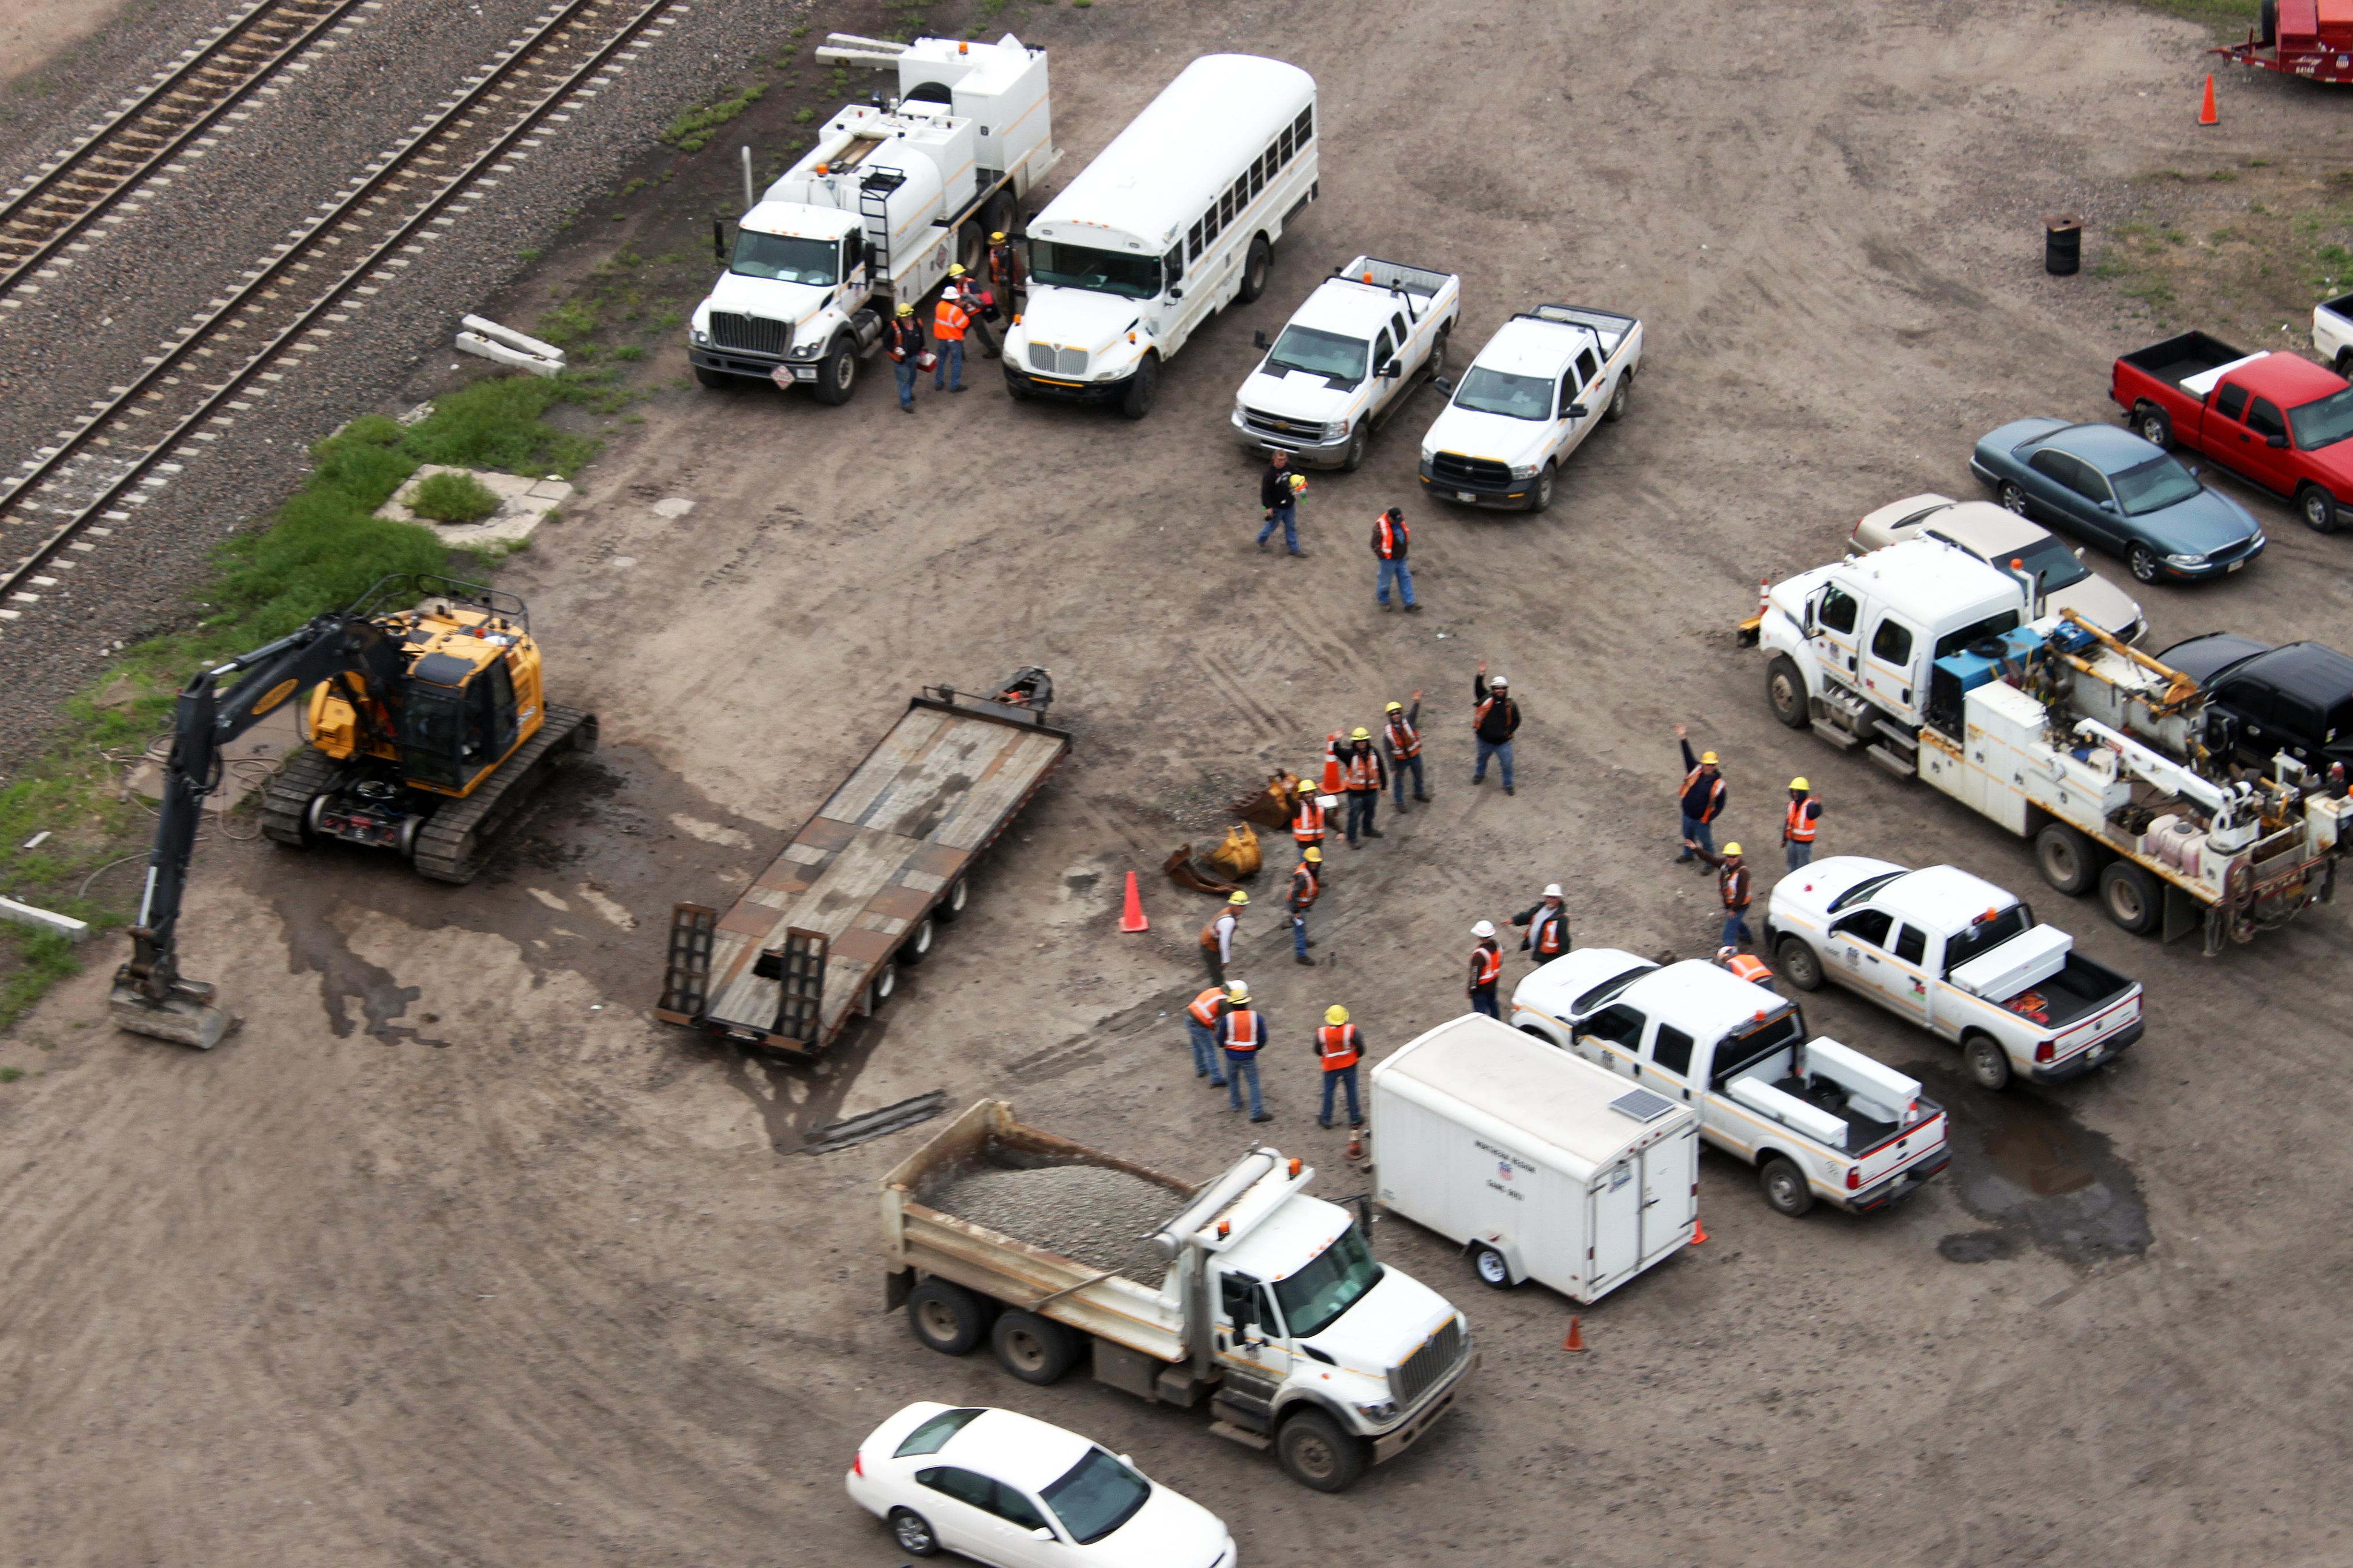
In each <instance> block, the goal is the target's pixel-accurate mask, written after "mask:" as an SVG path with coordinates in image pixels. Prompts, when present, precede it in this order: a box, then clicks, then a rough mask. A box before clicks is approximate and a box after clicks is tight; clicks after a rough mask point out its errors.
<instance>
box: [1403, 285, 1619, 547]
mask: <svg viewBox="0 0 2353 1568" xmlns="http://www.w3.org/2000/svg"><path fill="white" fill-rule="evenodd" d="M1641 367H1642V323H1641V321H1636V320H1635V319H1634V318H1633V317H1631V316H1620V315H1618V314H1616V313H1614V312H1612V311H1609V310H1587V309H1586V308H1585V307H1583V306H1581V305H1538V306H1537V307H1536V308H1535V310H1523V311H1521V312H1520V313H1519V314H1518V315H1516V316H1514V317H1513V318H1512V319H1511V320H1510V321H1505V322H1504V325H1503V327H1502V328H1501V329H1500V330H1499V331H1497V332H1496V333H1495V335H1494V336H1493V337H1492V338H1490V339H1488V340H1487V346H1486V347H1485V348H1482V349H1481V350H1480V351H1479V355H1478V357H1477V358H1476V359H1474V360H1472V362H1471V367H1470V368H1469V369H1468V370H1466V371H1464V372H1463V373H1462V380H1461V384H1460V385H1456V384H1451V383H1450V382H1449V381H1448V380H1447V379H1446V378H1445V377H1444V376H1440V377H1439V378H1438V383H1437V384H1438V388H1439V390H1440V391H1441V392H1445V393H1448V394H1449V395H1450V396H1451V400H1450V401H1449V402H1448V404H1447V405H1446V407H1445V408H1444V410H1442V411H1441V412H1440V414H1439V416H1438V418H1437V421H1436V422H1435V423H1433V424H1432V425H1431V426H1430V430H1429V433H1428V434H1427V435H1425V436H1423V437H1422V438H1421V482H1422V485H1423V486H1424V488H1425V489H1427V490H1428V492H1429V493H1430V494H1431V495H1434V496H1437V497H1439V498H1440V499H1441V500H1451V501H1460V502H1461V503H1462V504H1464V505H1466V506H1493V507H1504V508H1507V509H1516V510H1524V511H1542V510H1544V509H1545V508H1546V507H1548V506H1550V505H1551V504H1552V490H1553V479H1554V475H1555V474H1556V471H1557V470H1558V469H1559V468H1560V465H1561V464H1563V463H1565V462H1567V461H1568V455H1569V454H1570V453H1571V452H1574V451H1576V450H1577V447H1579V446H1581V445H1583V444H1584V441H1585V438H1586V437H1588V436H1589V435H1591V434H1592V433H1593V427H1594V426H1596V425H1597V424H1599V423H1600V422H1601V421H1602V420H1605V419H1607V420H1610V421H1612V422H1615V421H1617V420H1620V419H1622V418H1624V417H1625V416H1626V404H1627V399H1628V398H1629V397H1630V396H1631V395H1632V393H1633V387H1634V376H1635V374H1636V373H1637V372H1639V371H1640V370H1641Z"/></svg>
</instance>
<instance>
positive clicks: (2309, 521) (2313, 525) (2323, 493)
mask: <svg viewBox="0 0 2353 1568" xmlns="http://www.w3.org/2000/svg"><path fill="white" fill-rule="evenodd" d="M2295 508H2296V510H2298V511H2300V512H2302V513H2303V514H2304V522H2305V526H2306V527H2307V528H2309V529H2311V530H2312V531H2313V532H2315V533H2334V532H2336V531H2337V498H2336V497H2335V496H2333V495H2330V494H2329V493H2328V492H2327V490H2325V489H2321V488H2320V487H2319V486H2318V485H2306V486H2305V487H2304V489H2303V491H2302V493H2300V494H2298V495H2297V497H2296V498H2295Z"/></svg>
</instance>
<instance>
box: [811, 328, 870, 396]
mask: <svg viewBox="0 0 2353 1568" xmlns="http://www.w3.org/2000/svg"><path fill="white" fill-rule="evenodd" d="M809 390H810V391H811V392H813V393H815V394H817V400H818V402H819V403H829V404H832V405H835V406H837V407H839V405H842V404H845V403H847V402H849V395H850V394H851V393H852V392H855V391H856V390H858V355H857V353H856V352H855V351H854V350H853V349H852V347H851V344H850V340H849V336H848V335H847V334H844V335H843V336H841V337H838V338H836V339H834V341H833V346H832V347H831V348H829V349H828V350H827V351H826V354H825V358H824V359H822V360H820V361H818V371H817V379H816V380H815V381H813V382H810V383H809Z"/></svg>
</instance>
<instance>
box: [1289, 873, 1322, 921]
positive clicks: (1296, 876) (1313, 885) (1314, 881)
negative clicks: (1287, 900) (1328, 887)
mask: <svg viewBox="0 0 2353 1568" xmlns="http://www.w3.org/2000/svg"><path fill="white" fill-rule="evenodd" d="M1302 883H1305V888H1304V889H1302V887H1301V884H1302ZM1303 893H1304V896H1302V895H1303ZM1323 896H1324V883H1323V879H1320V878H1319V877H1317V876H1316V875H1315V868H1314V867H1313V866H1310V865H1309V864H1308V863H1307V862H1306V861H1304V860H1302V861H1301V862H1300V863H1299V864H1298V865H1297V866H1296V867H1294V868H1293V869H1292V873H1291V898H1292V905H1291V907H1292V908H1293V909H1294V910H1298V911H1299V912H1300V913H1302V914H1304V913H1306V912H1307V910H1308V909H1309V908H1310V907H1311V906H1312V905H1314V902H1315V900H1317V899H1319V898H1321V897H1323Z"/></svg>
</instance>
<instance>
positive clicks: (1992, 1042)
mask: <svg viewBox="0 0 2353 1568" xmlns="http://www.w3.org/2000/svg"><path fill="white" fill-rule="evenodd" d="M1961 1062H1962V1064H1963V1065H1964V1066H1966V1067H1967V1068H1968V1069H1969V1077H1971V1078H1972V1079H1976V1080H1977V1086H1978V1088H1979V1089H1987V1090H1989V1091H1990V1092H1992V1093H1994V1094H2000V1092H2001V1091H2002V1090H2003V1089H2008V1088H2009V1087H2010V1053H2009V1052H2008V1051H2005V1050H2003V1049H2002V1048H2001V1042H2000V1040H1997V1039H1995V1038H1994V1037H1992V1036H1991V1035H1988V1034H1983V1033H1980V1032H1978V1031H1976V1030H1972V1031H1970V1032H1969V1033H1968V1034H1967V1035H1964V1036H1962V1037H1961Z"/></svg>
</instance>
